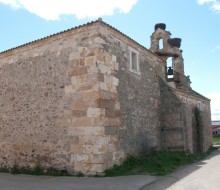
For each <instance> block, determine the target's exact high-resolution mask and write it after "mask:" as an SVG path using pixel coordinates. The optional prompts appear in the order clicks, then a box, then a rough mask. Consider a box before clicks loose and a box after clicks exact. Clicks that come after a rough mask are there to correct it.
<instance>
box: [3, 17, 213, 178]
mask: <svg viewBox="0 0 220 190" xmlns="http://www.w3.org/2000/svg"><path fill="white" fill-rule="evenodd" d="M180 43H181V39H179V38H172V37H171V33H170V32H168V31H166V25H165V24H161V23H160V24H156V25H155V31H154V32H153V34H152V36H151V46H150V48H149V49H147V48H146V47H144V46H143V45H141V44H139V43H137V42H136V41H134V40H133V39H131V38H130V37H128V36H127V35H125V34H123V33H122V32H120V31H118V30H117V29H116V28H114V27H112V26H110V25H109V24H107V23H105V22H103V21H102V20H101V19H98V20H97V21H93V22H90V23H87V24H84V25H81V26H78V27H75V28H72V29H69V30H66V31H63V32H60V33H57V34H54V35H51V36H48V37H45V38H42V39H39V40H36V41H33V42H30V43H27V44H24V45H22V46H19V47H15V48H12V49H9V50H6V51H4V52H1V53H0V81H1V83H0V167H7V168H10V167H12V166H13V164H15V163H16V164H17V165H18V166H21V167H33V166H35V165H36V164H41V165H42V166H43V167H45V168H47V167H54V168H57V169H65V170H67V171H69V172H79V171H81V172H83V173H85V174H95V173H102V172H103V171H104V170H105V169H106V168H109V167H112V166H113V165H114V164H119V163H121V162H122V161H123V160H124V159H125V158H126V156H127V155H139V154H143V153H146V152H148V151H150V150H161V149H164V150H170V151H186V152H190V153H194V152H204V151H207V149H208V148H209V147H210V146H211V128H210V120H211V119H210V100H209V99H207V98H206V97H204V96H202V95H200V94H199V93H197V92H195V91H194V90H193V89H192V88H191V87H190V83H191V82H190V79H189V77H187V76H185V74H184V60H183V57H182V50H181V49H180ZM168 59H171V60H172V64H171V65H168V63H167V60H168Z"/></svg>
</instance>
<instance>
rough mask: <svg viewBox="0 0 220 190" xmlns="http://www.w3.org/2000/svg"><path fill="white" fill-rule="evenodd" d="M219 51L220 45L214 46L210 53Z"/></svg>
mask: <svg viewBox="0 0 220 190" xmlns="http://www.w3.org/2000/svg"><path fill="white" fill-rule="evenodd" d="M219 49H220V45H218V46H215V47H214V48H212V49H211V51H212V52H215V51H217V50H219Z"/></svg>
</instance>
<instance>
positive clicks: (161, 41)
mask: <svg viewBox="0 0 220 190" xmlns="http://www.w3.org/2000/svg"><path fill="white" fill-rule="evenodd" d="M159 49H163V39H160V40H159Z"/></svg>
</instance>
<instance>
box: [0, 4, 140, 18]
mask: <svg viewBox="0 0 220 190" xmlns="http://www.w3.org/2000/svg"><path fill="white" fill-rule="evenodd" d="M137 1H138V0H0V3H4V4H6V5H10V6H12V7H14V8H24V9H26V10H28V11H29V12H31V13H33V14H36V15H38V16H39V17H41V18H43V19H46V20H59V19H60V16H61V15H75V16H76V17H77V18H78V19H83V18H98V17H101V16H106V15H113V13H114V11H115V10H118V11H119V12H121V13H125V14H126V13H128V12H129V11H130V10H131V8H132V7H133V6H134V5H135V4H136V3H137Z"/></svg>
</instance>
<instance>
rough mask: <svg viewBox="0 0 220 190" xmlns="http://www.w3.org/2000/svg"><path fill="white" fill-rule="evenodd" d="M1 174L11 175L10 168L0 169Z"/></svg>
mask: <svg viewBox="0 0 220 190" xmlns="http://www.w3.org/2000/svg"><path fill="white" fill-rule="evenodd" d="M0 173H9V169H8V168H0Z"/></svg>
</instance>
